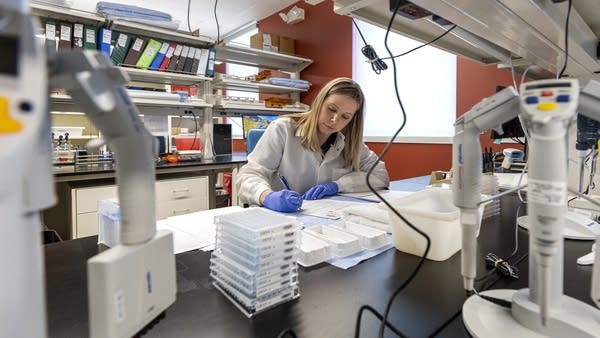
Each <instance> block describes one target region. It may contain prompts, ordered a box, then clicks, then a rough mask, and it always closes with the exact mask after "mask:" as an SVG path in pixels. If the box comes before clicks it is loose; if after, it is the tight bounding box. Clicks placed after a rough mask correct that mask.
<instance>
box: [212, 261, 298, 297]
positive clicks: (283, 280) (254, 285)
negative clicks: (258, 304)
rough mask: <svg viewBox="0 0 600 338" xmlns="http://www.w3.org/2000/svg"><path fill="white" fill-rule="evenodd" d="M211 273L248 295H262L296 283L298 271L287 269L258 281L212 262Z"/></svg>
mask: <svg viewBox="0 0 600 338" xmlns="http://www.w3.org/2000/svg"><path fill="white" fill-rule="evenodd" d="M210 268H211V274H212V275H217V276H220V277H221V278H222V279H224V280H226V281H227V282H229V283H230V284H231V285H235V287H236V289H237V290H239V291H241V292H242V293H244V295H246V296H248V297H251V298H252V297H262V296H263V295H266V294H268V293H271V292H273V291H275V290H278V289H280V288H281V287H283V286H286V285H292V284H297V283H298V271H297V270H296V271H295V272H292V271H287V272H284V273H281V274H279V275H275V276H271V277H267V278H263V279H261V280H260V281H256V280H254V279H244V278H241V277H240V276H237V275H236V274H235V273H234V272H233V271H231V270H228V269H227V268H226V267H225V266H224V265H220V264H218V263H216V262H215V263H213V264H212V265H211V267H210Z"/></svg>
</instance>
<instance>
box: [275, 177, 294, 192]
mask: <svg viewBox="0 0 600 338" xmlns="http://www.w3.org/2000/svg"><path fill="white" fill-rule="evenodd" d="M277 176H278V177H279V180H280V181H281V184H283V187H284V188H286V189H287V190H292V189H290V185H289V184H288V182H287V180H286V179H285V177H283V175H281V174H280V173H277Z"/></svg>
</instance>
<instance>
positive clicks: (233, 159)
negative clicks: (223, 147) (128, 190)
mask: <svg viewBox="0 0 600 338" xmlns="http://www.w3.org/2000/svg"><path fill="white" fill-rule="evenodd" d="M235 163H242V164H243V163H246V153H245V152H241V153H234V154H231V155H217V156H214V157H213V159H210V160H202V161H184V162H179V163H176V164H174V163H158V164H157V165H156V173H157V174H159V173H161V172H162V171H170V170H176V169H182V170H183V169H192V168H198V169H201V168H202V167H210V166H218V165H231V164H235ZM114 171H115V164H114V163H103V164H96V165H87V164H86V165H73V164H71V165H55V166H54V167H53V168H52V173H53V174H54V176H55V177H61V176H71V175H90V174H103V173H114Z"/></svg>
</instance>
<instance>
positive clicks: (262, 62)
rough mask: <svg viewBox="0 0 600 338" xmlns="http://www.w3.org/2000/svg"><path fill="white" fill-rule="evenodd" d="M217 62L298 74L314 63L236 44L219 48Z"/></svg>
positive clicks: (227, 44) (298, 57)
mask: <svg viewBox="0 0 600 338" xmlns="http://www.w3.org/2000/svg"><path fill="white" fill-rule="evenodd" d="M217 60H218V61H222V62H228V63H236V64H241V65H246V66H254V67H259V68H268V69H274V70H280V71H283V72H291V73H297V72H300V71H302V70H303V69H304V68H306V67H308V66H309V65H310V64H312V63H313V61H312V60H311V59H307V58H303V57H300V56H294V55H287V54H282V53H276V52H270V51H265V50H260V49H255V48H249V47H247V46H243V45H237V44H234V43H226V44H225V45H219V46H217Z"/></svg>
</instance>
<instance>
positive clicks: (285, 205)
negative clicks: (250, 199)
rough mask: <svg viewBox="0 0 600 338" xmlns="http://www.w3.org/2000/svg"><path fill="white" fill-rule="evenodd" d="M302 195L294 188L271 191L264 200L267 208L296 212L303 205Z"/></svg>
mask: <svg viewBox="0 0 600 338" xmlns="http://www.w3.org/2000/svg"><path fill="white" fill-rule="evenodd" d="M302 201H303V199H302V196H300V194H299V193H297V192H295V191H293V190H287V189H284V190H280V191H272V192H270V193H269V194H268V195H267V196H266V197H265V200H264V201H263V206H264V207H265V208H268V209H271V210H274V211H280V212H296V211H298V209H300V207H301V206H302Z"/></svg>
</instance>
